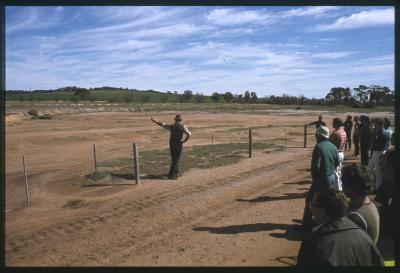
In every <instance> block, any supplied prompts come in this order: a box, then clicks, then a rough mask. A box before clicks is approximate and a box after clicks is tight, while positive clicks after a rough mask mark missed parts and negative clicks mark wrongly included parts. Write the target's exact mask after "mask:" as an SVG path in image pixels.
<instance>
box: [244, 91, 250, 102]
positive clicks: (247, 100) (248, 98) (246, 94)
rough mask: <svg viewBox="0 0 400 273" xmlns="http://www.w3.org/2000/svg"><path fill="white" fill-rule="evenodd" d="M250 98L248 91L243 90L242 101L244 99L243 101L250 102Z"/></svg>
mask: <svg viewBox="0 0 400 273" xmlns="http://www.w3.org/2000/svg"><path fill="white" fill-rule="evenodd" d="M250 99H251V96H250V91H246V92H244V96H243V101H244V102H245V103H249V102H250Z"/></svg>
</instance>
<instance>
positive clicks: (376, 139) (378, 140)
mask: <svg viewBox="0 0 400 273" xmlns="http://www.w3.org/2000/svg"><path fill="white" fill-rule="evenodd" d="M389 146H390V133H389V132H387V131H386V130H385V129H383V128H381V129H379V130H377V131H376V133H375V134H374V136H373V138H372V146H371V150H372V151H386V150H387V149H389Z"/></svg>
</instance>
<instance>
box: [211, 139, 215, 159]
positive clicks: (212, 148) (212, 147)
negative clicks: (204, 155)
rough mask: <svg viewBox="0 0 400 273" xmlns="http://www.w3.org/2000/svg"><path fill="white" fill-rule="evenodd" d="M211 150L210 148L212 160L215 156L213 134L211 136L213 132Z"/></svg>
mask: <svg viewBox="0 0 400 273" xmlns="http://www.w3.org/2000/svg"><path fill="white" fill-rule="evenodd" d="M211 150H212V156H213V161H214V160H215V157H214V136H213V134H212V133H211Z"/></svg>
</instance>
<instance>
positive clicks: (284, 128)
mask: <svg viewBox="0 0 400 273" xmlns="http://www.w3.org/2000/svg"><path fill="white" fill-rule="evenodd" d="M283 130H284V131H285V147H286V127H283Z"/></svg>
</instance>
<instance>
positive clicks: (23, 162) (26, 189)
mask: <svg viewBox="0 0 400 273" xmlns="http://www.w3.org/2000/svg"><path fill="white" fill-rule="evenodd" d="M22 164H23V165H24V176H25V194H26V203H27V204H28V206H29V189H28V174H27V172H26V165H25V156H22Z"/></svg>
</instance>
